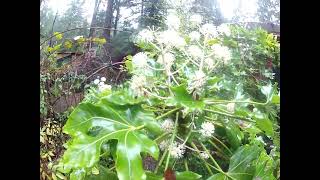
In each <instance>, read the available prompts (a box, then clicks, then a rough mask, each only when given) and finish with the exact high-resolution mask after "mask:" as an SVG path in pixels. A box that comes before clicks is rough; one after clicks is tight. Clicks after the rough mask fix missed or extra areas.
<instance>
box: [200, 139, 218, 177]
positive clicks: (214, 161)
mask: <svg viewBox="0 0 320 180" xmlns="http://www.w3.org/2000/svg"><path fill="white" fill-rule="evenodd" d="M200 145H201V147H202V148H203V149H204V150H205V151H206V153H207V154H208V155H209V158H210V159H211V160H212V162H213V163H214V165H215V166H216V167H217V168H218V169H219V170H220V171H222V169H221V167H220V166H219V164H218V163H217V161H216V160H214V158H213V157H212V156H211V154H210V152H209V151H208V149H207V148H206V147H205V146H204V145H203V144H202V143H201V142H200Z"/></svg>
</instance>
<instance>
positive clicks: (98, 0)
mask: <svg viewBox="0 0 320 180" xmlns="http://www.w3.org/2000/svg"><path fill="white" fill-rule="evenodd" d="M99 5H100V0H96V2H95V4H94V10H93V15H92V20H91V25H90V32H89V37H94V33H95V29H94V28H92V27H95V26H96V24H97V23H96V22H97V13H98V9H99Z"/></svg>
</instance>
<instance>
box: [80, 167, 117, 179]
mask: <svg viewBox="0 0 320 180" xmlns="http://www.w3.org/2000/svg"><path fill="white" fill-rule="evenodd" d="M105 179H108V180H118V177H117V175H116V173H114V172H112V171H110V170H109V169H107V168H105V167H103V166H100V167H99V174H97V175H94V174H91V175H89V176H86V177H85V180H105Z"/></svg>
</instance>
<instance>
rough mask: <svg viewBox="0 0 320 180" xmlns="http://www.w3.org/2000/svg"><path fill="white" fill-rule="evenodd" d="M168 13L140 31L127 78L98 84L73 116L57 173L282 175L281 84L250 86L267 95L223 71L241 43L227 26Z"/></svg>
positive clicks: (129, 178) (133, 179)
mask: <svg viewBox="0 0 320 180" xmlns="http://www.w3.org/2000/svg"><path fill="white" fill-rule="evenodd" d="M167 19H168V20H167V26H168V27H167V29H166V30H164V31H159V30H155V29H154V28H152V29H151V28H148V29H144V30H141V31H140V33H138V34H137V36H136V38H135V42H136V44H137V45H138V46H139V47H140V48H141V49H142V51H141V52H139V53H137V54H135V55H133V56H128V57H127V60H126V62H125V65H126V69H127V71H128V72H129V73H130V74H131V75H132V77H131V79H130V80H128V81H127V82H126V83H124V84H122V85H120V86H117V87H112V88H110V86H108V88H102V89H101V88H98V89H97V91H96V92H92V93H94V96H95V100H94V101H85V102H82V103H80V104H79V105H78V107H76V108H75V110H74V111H73V112H72V113H71V115H70V116H69V119H68V121H67V123H66V125H65V126H64V133H66V134H68V135H69V136H70V137H71V139H70V140H69V142H68V143H67V144H66V151H65V152H64V155H63V157H62V158H61V160H60V163H59V165H58V170H59V171H60V172H63V173H66V174H68V173H69V174H70V179H120V180H143V179H150V180H151V179H159V180H160V179H170V177H171V178H172V177H175V178H173V179H181V180H187V179H207V180H215V179H217V180H220V179H221V180H222V179H224V180H225V179H231V180H249V179H250V180H251V179H277V178H278V177H279V172H280V169H279V162H280V161H279V156H280V154H279V150H280V146H279V129H280V127H279V125H278V123H277V118H278V117H277V112H279V104H280V93H279V90H278V88H277V84H275V83H271V81H269V82H268V83H266V84H265V85H260V86H253V87H254V88H257V90H258V91H260V92H261V94H262V96H263V97H262V98H260V97H255V94H250V93H247V92H246V91H245V89H244V88H243V85H244V84H246V83H247V82H246V79H245V78H242V79H241V78H236V77H235V76H233V75H232V74H224V71H222V70H223V69H224V68H226V67H234V64H235V63H236V62H235V59H236V56H237V50H238V49H236V48H235V47H232V46H227V45H225V44H224V43H223V42H224V40H225V39H228V38H229V39H230V36H231V35H232V32H231V31H230V28H231V27H230V26H228V25H222V26H219V27H216V26H214V25H212V24H209V23H202V17H201V16H199V15H196V14H195V15H192V16H191V17H189V18H188V19H189V21H184V23H185V24H182V21H181V19H182V17H181V16H178V15H177V14H174V13H173V14H171V15H170V17H168V18H167ZM230 33H231V34H230ZM244 58H245V57H244ZM248 68H249V67H248ZM229 70H230V69H229ZM231 70H232V69H231ZM228 72H229V71H228ZM232 77H233V78H234V79H233V78H232ZM256 99H258V100H260V101H256ZM270 113H273V115H270ZM270 117H273V118H270Z"/></svg>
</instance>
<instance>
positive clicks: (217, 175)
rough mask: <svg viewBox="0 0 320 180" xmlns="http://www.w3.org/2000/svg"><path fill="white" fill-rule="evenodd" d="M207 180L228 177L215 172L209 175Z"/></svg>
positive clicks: (224, 179)
mask: <svg viewBox="0 0 320 180" xmlns="http://www.w3.org/2000/svg"><path fill="white" fill-rule="evenodd" d="M207 180H229V178H228V177H227V176H226V175H224V174H221V173H217V174H215V175H213V176H210V177H209V178H208V179H207Z"/></svg>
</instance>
